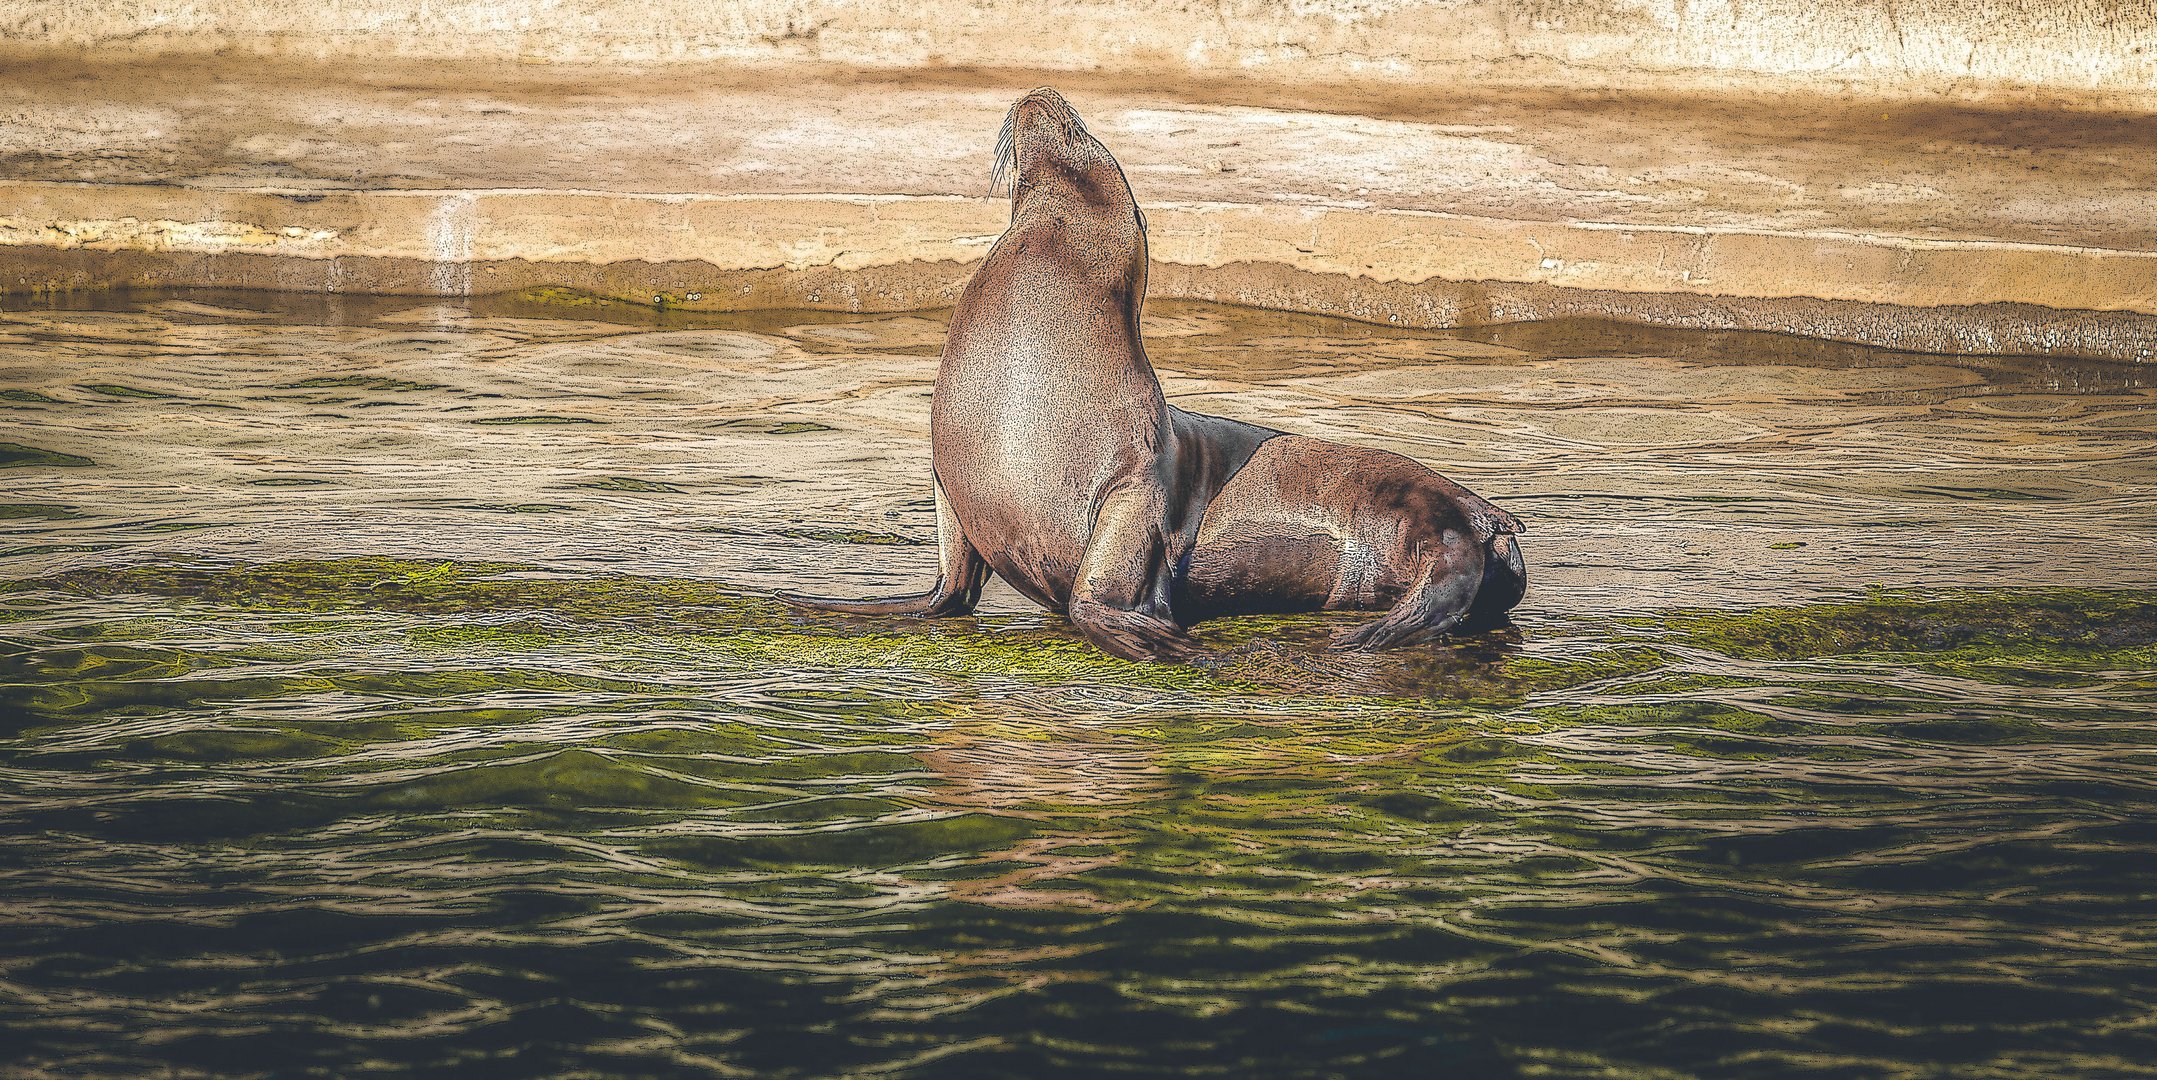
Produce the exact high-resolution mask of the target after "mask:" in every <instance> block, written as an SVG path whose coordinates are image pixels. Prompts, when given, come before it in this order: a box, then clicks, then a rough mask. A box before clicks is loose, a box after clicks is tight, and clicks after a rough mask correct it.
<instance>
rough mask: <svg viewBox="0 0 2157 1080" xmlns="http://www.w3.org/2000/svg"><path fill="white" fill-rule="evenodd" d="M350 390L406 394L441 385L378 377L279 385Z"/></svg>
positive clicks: (282, 385) (331, 378)
mask: <svg viewBox="0 0 2157 1080" xmlns="http://www.w3.org/2000/svg"><path fill="white" fill-rule="evenodd" d="M333 387H334V388H340V389H351V390H383V391H388V392H390V393H397V394H408V393H412V392H413V391H416V390H441V389H443V386H442V384H441V383H423V382H412V381H410V380H406V379H390V378H384V377H382V376H380V375H334V376H331V375H325V376H322V377H320V378H314V379H301V380H300V381H299V382H291V383H279V384H278V389H280V390H320V389H329V388H333Z"/></svg>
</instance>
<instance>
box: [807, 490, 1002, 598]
mask: <svg viewBox="0 0 2157 1080" xmlns="http://www.w3.org/2000/svg"><path fill="white" fill-rule="evenodd" d="M988 580H989V564H988V562H987V561H986V560H984V559H982V557H981V553H980V552H978V551H975V550H974V546H973V545H972V544H969V543H967V542H966V534H965V532H963V531H961V530H960V528H959V518H958V515H957V514H954V513H952V511H951V504H950V503H949V502H948V501H946V500H945V498H944V485H942V484H938V485H936V587H935V588H932V589H930V590H929V591H928V592H925V593H922V594H920V595H919V596H892V597H881V598H877V599H870V600H834V599H830V598H827V597H821V596H802V595H800V594H798V593H789V592H781V593H774V594H772V598H773V599H775V600H778V601H780V602H781V603H786V604H792V605H794V606H795V607H804V608H812V609H815V610H818V611H836V612H839V613H841V614H844V615H922V616H927V617H930V618H936V617H939V616H946V615H971V614H973V612H974V605H975V604H978V603H980V602H981V586H982V585H983V584H984V583H986V582H987V581H988Z"/></svg>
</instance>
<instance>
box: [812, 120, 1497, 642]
mask: <svg viewBox="0 0 2157 1080" xmlns="http://www.w3.org/2000/svg"><path fill="white" fill-rule="evenodd" d="M1006 178H1008V180H1009V182H1010V189H1011V226H1010V228H1009V229H1007V230H1006V231H1005V232H1004V235H1003V237H1002V238H1001V239H999V240H998V241H997V242H996V246H995V247H994V248H992V249H991V250H990V252H989V255H988V257H987V259H986V260H984V261H983V263H982V265H981V268H980V269H979V270H977V271H976V272H975V273H974V276H973V280H972V281H971V282H969V283H968V284H967V287H966V290H965V291H964V292H963V293H962V294H961V295H960V297H959V302H958V306H957V308H956V310H954V311H953V313H952V318H951V330H950V334H949V337H948V338H947V339H946V341H945V344H944V353H943V364H942V367H941V369H940V371H939V372H938V374H937V379H936V394H935V399H934V403H933V405H932V406H931V413H930V422H929V427H930V434H931V440H932V443H933V455H934V465H933V469H934V473H935V481H936V512H937V541H938V551H939V554H938V562H939V566H938V575H937V583H936V586H935V587H934V588H932V589H931V590H930V591H928V592H927V593H924V594H921V595H918V596H909V597H902V598H896V599H890V600H856V601H847V600H822V599H814V598H809V597H799V596H786V597H785V599H787V600H789V601H791V602H794V603H799V604H805V605H810V606H815V607H820V608H825V609H830V610H837V611H845V612H851V613H855V614H915V615H959V614H965V613H967V612H970V611H972V610H973V607H974V605H975V603H976V601H977V600H978V599H979V597H980V593H981V586H982V584H983V583H984V582H985V581H986V580H987V578H988V575H989V574H990V573H991V572H994V573H996V574H997V575H998V576H1000V577H1002V578H1003V579H1004V580H1005V581H1007V582H1009V583H1010V584H1011V586H1012V587H1013V588H1015V589H1017V590H1018V591H1019V592H1020V593H1022V594H1024V595H1025V596H1027V597H1028V598H1030V599H1032V600H1033V601H1035V602H1036V603H1039V604H1041V605H1043V606H1044V607H1048V608H1050V609H1053V610H1058V611H1063V612H1065V613H1066V614H1067V615H1068V616H1069V617H1070V619H1071V621H1072V623H1073V624H1074V625H1076V626H1077V627H1078V629H1079V630H1080V632H1081V633H1083V634H1085V635H1086V637H1087V638H1088V639H1089V640H1091V641H1092V642H1094V643H1095V644H1096V645H1098V646H1100V647H1101V648H1102V649H1104V650H1107V651H1108V652H1111V653H1114V654H1116V655H1118V656H1124V657H1131V658H1135V659H1136V658H1148V659H1160V658H1168V657H1181V656H1187V655H1189V654H1190V653H1191V652H1192V648H1193V647H1192V645H1191V642H1190V638H1189V637H1188V635H1187V634H1186V633H1185V632H1184V627H1186V626H1188V625H1190V624H1192V623H1195V622H1197V621H1199V620H1202V619H1207V618H1213V617H1217V616H1222V615H1236V614H1250V613H1257V612H1290V611H1312V610H1379V609H1387V614H1386V615H1385V616H1384V617H1382V618H1380V619H1378V620H1376V621H1374V622H1370V623H1367V624H1364V625H1362V626H1359V627H1356V628H1353V629H1351V630H1348V631H1345V632H1343V633H1342V634H1341V635H1340V636H1339V637H1338V638H1337V639H1336V642H1337V644H1339V645H1341V646H1343V647H1352V648H1383V647H1387V646H1392V645H1404V644H1411V643H1415V642H1421V641H1428V640H1431V639H1432V638H1435V637H1437V636H1440V635H1442V634H1444V633H1446V632H1447V631H1450V630H1452V629H1454V628H1456V627H1459V626H1462V625H1464V624H1470V625H1472V624H1475V623H1487V622H1495V621H1498V620H1500V619H1502V617H1503V615H1504V613H1505V612H1506V611H1507V610H1509V609H1511V608H1512V606H1513V605H1514V604H1516V603H1518V602H1519V600H1520V597H1521V593H1522V591H1523V590H1524V589H1525V587H1526V576H1525V571H1524V569H1523V567H1522V564H1521V561H1520V554H1519V548H1518V546H1517V545H1516V544H1515V542H1514V540H1513V538H1512V537H1513V534H1515V533H1518V532H1520V531H1522V530H1521V527H1520V524H1519V523H1518V522H1517V521H1515V520H1514V519H1513V518H1512V516H1511V515H1508V514H1506V513H1505V512H1504V511H1501V510H1499V509H1498V508H1496V507H1494V506H1492V505H1490V504H1489V503H1487V502H1485V501H1483V500H1482V499H1480V498H1478V497H1476V496H1475V495H1473V494H1471V493H1470V492H1468V491H1467V490H1466V489H1464V488H1461V487H1460V486H1459V485H1457V484H1454V483H1453V482H1451V481H1449V480H1447V479H1446V478H1444V477H1442V476H1440V475H1438V474H1437V473H1435V472H1433V471H1431V470H1430V469H1428V468H1425V467H1424V466H1422V465H1420V464H1418V463H1416V462H1414V461H1412V460H1410V459H1408V458H1405V457H1402V456H1400V455H1398V454H1391V453H1386V452H1384V451H1380V450H1369V449H1364V448H1361V447H1354V446H1345V445H1341V444H1338V443H1329V442H1323V441H1320V440H1317V439H1309V438H1304V437H1301V436H1297V435H1289V434H1284V433H1282V432H1279V431H1275V430H1273V429H1271V428H1265V427H1260V426H1258V425H1255V424H1246V423H1243V422H1241V421H1236V420H1228V419H1224V418H1222V417H1217V416H1204V415H1201V414H1197V413H1187V412H1184V411H1183V410H1181V409H1178V408H1175V407H1174V406H1171V405H1169V404H1168V403H1167V401H1166V400H1165V399H1164V398H1163V397H1162V394H1161V384H1160V381H1159V379H1157V378H1156V377H1155V375H1154V372H1153V366H1152V364H1151V363H1149V362H1148V360H1147V359H1146V351H1145V345H1144V343H1143V342H1142V341H1141V340H1140V336H1139V312H1140V309H1141V308H1142V306H1143V305H1144V303H1145V296H1146V259H1147V254H1146V229H1145V217H1144V214H1143V213H1142V212H1141V211H1140V210H1139V208H1138V205H1137V203H1136V202H1135V201H1134V200H1133V198H1132V196H1131V189H1130V185H1129V184H1128V183H1127V182H1126V181H1125V179H1124V175H1123V170H1122V168H1121V167H1120V166H1118V165H1117V164H1116V160H1115V158H1114V157H1112V156H1110V154H1109V152H1108V150H1107V149H1106V148H1105V147H1103V146H1102V145H1101V144H1100V142H1099V141H1098V140H1096V139H1095V138H1094V137H1093V136H1092V135H1091V134H1089V133H1088V132H1087V131H1086V128H1085V125H1084V124H1083V123H1081V122H1080V121H1079V118H1078V114H1077V113H1076V112H1075V111H1073V110H1072V108H1071V106H1070V105H1069V104H1068V103H1066V102H1065V101H1064V99H1063V98H1062V97H1061V96H1060V95H1058V94H1057V93H1056V92H1055V91H1054V90H1048V89H1041V90H1035V91H1033V92H1031V93H1029V94H1027V95H1026V96H1024V97H1022V98H1020V99H1019V101H1018V103H1017V104H1015V105H1013V106H1012V107H1011V111H1010V113H1009V114H1008V115H1007V116H1006V117H1005V120H1004V131H1003V134H1002V136H1001V137H1000V138H999V140H998V146H997V171H996V179H997V180H998V181H1000V180H1003V179H1006ZM993 182H994V181H992V183H993Z"/></svg>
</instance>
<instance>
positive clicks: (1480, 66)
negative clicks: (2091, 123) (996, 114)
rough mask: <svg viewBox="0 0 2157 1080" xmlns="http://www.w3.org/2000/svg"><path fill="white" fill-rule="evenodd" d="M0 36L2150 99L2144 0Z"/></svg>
mask: <svg viewBox="0 0 2157 1080" xmlns="http://www.w3.org/2000/svg"><path fill="white" fill-rule="evenodd" d="M0 50H13V51H17V52H23V51H49V50H57V51H61V52H74V53H82V54H91V55H101V56H135V55H140V56H149V55H169V54H177V53H197V54H200V53H226V54H234V53H237V54H250V55H274V56H284V57H295V58H367V59H381V58H387V57H408V58H432V59H459V60H507V59H515V60H527V61H538V62H573V63H633V64H644V63H671V62H693V61H705V62H709V61H730V62H740V63H789V62H805V61H807V62H819V63H836V64H847V65H861V66H874V67H897V68H906V67H952V66H960V67H964V66H977V65H978V66H993V67H1015V68H1031V69H1039V70H1043V71H1096V72H1108V73H1125V74H1134V75H1135V74H1152V75H1155V76H1158V77H1161V78H1169V79H1173V78H1188V77H1193V76H1202V77H1213V76H1224V75H1227V76H1239V77H1256V78H1260V79H1264V80H1268V81H1278V82H1285V83H1297V82H1330V81H1335V80H1339V79H1343V78H1349V77H1354V78H1361V79H1372V80H1381V81H1384V82H1388V83H1393V84H1400V85H1406V86H1421V85H1456V84H1463V83H1473V84H1487V83H1490V82H1493V81H1496V82H1501V83H1516V84H1530V85H1549V84H1563V85H1574V86H1597V87H1612V88H1640V87H1664V88H1670V87H1691V88H1705V89H1714V88H1723V89H1729V88H1760V89H1791V88H1803V89H1814V90H1819V89H1828V90H1835V91H1839V92H1850V91H1856V92H1863V93H1875V94H1885V95H1910V94H1941V93H1946V94H1963V95H1969V94H1988V93H1997V92H2023V93H2027V92H2033V91H2034V92H2042V93H2049V94H2074V95H2078V96H2079V97H2081V98H2082V99H2083V100H2085V101H2086V102H2087V101H2095V102H2101V103H2106V104H2115V105H2117V104H2129V103H2138V104H2148V103H2151V102H2157V3H2151V2H2150V0H1580V2H1564V0H1287V2H1276V0H1091V2H1079V3H1060V4H1054V5H1045V4H1042V3H1038V2H1021V0H986V2H972V0H743V2H733V3H726V2H717V0H636V2H629V0H531V2H515V0H327V2H324V0H13V2H11V3H9V4H6V5H4V6H0Z"/></svg>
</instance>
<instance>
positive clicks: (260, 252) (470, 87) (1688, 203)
mask: <svg viewBox="0 0 2157 1080" xmlns="http://www.w3.org/2000/svg"><path fill="white" fill-rule="evenodd" d="M0 76H5V78H0V117H4V118H6V119H5V121H4V123H0V133H4V135H5V142H4V144H0V148H4V150H5V153H4V155H0V288H5V289H7V290H10V291H35V290H51V289H75V288H123V287H148V286H219V287H249V288H275V289H299V290H315V291H332V290H341V291H350V292H386V293H411V294H431V295H462V294H471V293H490V292H515V291H525V290H531V289H538V288H570V289H576V290H579V291H583V292H590V293H597V294H601V295H606V296H613V297H620V298H623V299H627V300H632V301H636V302H641V303H658V304H663V305H670V306H683V307H704V308H772V307H822V308H838V309H847V310H902V309H908V308H920V307H935V306H940V305H943V304H948V303H949V302H950V301H951V300H952V298H953V297H954V296H955V295H956V293H957V289H958V288H959V287H960V286H961V285H962V284H963V282H964V280H965V278H966V276H967V274H968V273H969V272H970V269H971V264H972V263H973V262H974V261H976V260H978V259H979V258H981V256H982V255H983V254H985V253H986V251H987V248H988V246H989V244H991V243H992V242H993V241H994V239H995V237H996V235H997V234H998V232H999V231H1000V230H1001V228H1002V225H1003V221H1004V217H1005V215H1006V208H1005V206H1004V204H1003V202H1002V201H1001V200H1000V199H996V198H994V197H991V196H990V195H989V194H988V192H987V190H986V188H987V177H988V172H989V167H990V164H991V162H990V151H991V147H992V146H993V143H994V139H995V132H996V129H997V126H998V124H999V122H1000V121H1001V118H1002V114H1003V111H1004V109H1005V107H1006V106H1007V105H1008V104H1009V102H1010V101H1011V100H1012V98H1013V97H1015V96H1016V94H1017V93H1018V92H1020V91H1022V90H1023V89H1025V88H1026V87H1027V86H1028V85H1029V84H1030V82H1031V81H1032V79H1033V78H1034V77H1037V76H1038V73H1009V72H993V71H991V72H981V71H964V72H905V73H887V74H882V75H878V74H865V73H863V72H861V71H859V70H847V69H807V68H804V69H795V70H792V71H790V72H788V73H787V74H786V75H785V77H783V78H780V77H775V76H774V74H773V73H772V72H771V71H768V70H766V71H748V70H740V69H732V70H729V71H726V72H714V71H704V70H692V69H685V68H682V67H669V68H666V69H663V70H645V71H629V70H623V69H620V68H618V67H610V68H604V69H599V68H594V69H577V68H564V67H560V66H530V65H514V64H430V65H407V66H400V65H396V64H370V65H367V66H365V67H364V68H353V67H349V66H344V65H313V64H289V63H274V64H273V63H264V62H256V61H249V62H244V63H236V62H231V61H217V60H195V61H184V62H183V61H168V62H165V63H162V64H159V65H156V66H154V67H141V66H125V67H123V66H117V65H113V66H106V65H99V64H94V63H89V62H78V61H59V60H53V59H49V58H48V59H44V60H40V61H37V62H35V63H22V64H17V65H14V66H13V67H11V68H9V69H8V70H5V71H0ZM1057 82H1058V83H1059V85H1060V86H1061V87H1062V88H1063V89H1064V90H1065V92H1066V93H1067V95H1068V96H1070V97H1071V99H1072V100H1073V102H1074V103H1075V104H1076V105H1077V106H1078V108H1079V109H1080V110H1081V112H1082V113H1083V114H1084V115H1085V116H1086V117H1087V120H1088V123H1089V125H1090V126H1091V127H1092V128H1093V130H1094V131H1095V132H1096V133H1097V134H1099V135H1100V136H1101V137H1102V138H1103V140H1104V141H1105V142H1107V143H1108V145H1109V146H1110V147H1111V148H1112V149H1113V150H1115V151H1116V152H1117V154H1118V156H1119V158H1120V159H1121V160H1122V162H1123V163H1124V165H1125V168H1126V170H1127V172H1128V173H1129V175H1130V178H1131V182H1132V186H1133V188H1134V190H1135V191H1136V193H1137V194H1138V197H1139V199H1140V200H1141V202H1142V203H1143V204H1144V205H1145V207H1146V208H1147V213H1148V218H1149V222H1150V237H1151V241H1152V251H1153V257H1154V261H1155V267H1154V271H1153V281H1152V283H1153V294H1154V295H1156V296H1174V297H1182V298H1190V299H1207V300H1221V301H1228V302H1236V303H1247V304H1255V305H1259V306H1265V307H1275V308H1282V309H1288V310H1299V311H1310V312H1319V313H1328V314H1339V315H1346V316H1350V317H1354V318H1360V319H1368V320H1373V321H1380V322H1394V323H1400V324H1408V325H1419V326H1449V325H1460V324H1464V323H1475V322H1490V321H1512V320H1519V319H1527V318H1548V317H1563V316H1576V315H1580V316H1607V317H1617V318H1625V319H1633V320H1638V321H1645V322H1653V323H1659V324H1664V325H1681V326H1702V327H1723V328H1742V329H1764V330H1780V331H1788V332H1795V333H1803V334H1808V335H1813V336H1822V337H1833V338H1839V339H1844V340H1856V341H1866V342H1872V343H1877V344H1884V345H1892V346H1897V347H1903V348H1912V349H1922V350H1929V351H1955V352H2033V353H2076V354H2085V355H2098V356H2114V357H2121V358H2134V359H2151V358H2157V214H2153V212H2152V210H2151V207H2150V205H2149V197H2148V193H2149V192H2150V191H2152V190H2157V154H2153V153H2151V151H2152V150H2153V149H2157V125H2153V124H2151V123H2148V122H2146V119H2147V118H2144V117H2140V116H2135V115H2113V114H2105V113H2095V112H2073V111H2060V110H2054V111H2050V112H2043V113H2036V112H2032V111H2030V110H2029V109H2027V108H2025V107H2021V106H2016V107H2005V106H2002V107H1987V106H1983V105H1973V104H1947V103H1940V102H1933V103H1923V102H1901V103H1888V104H1883V103H1880V102H1877V101H1855V100H1847V99H1831V98H1824V97H1792V96H1788V95H1782V96H1775V97H1763V98H1717V99H1712V100H1705V101H1701V100H1693V99H1689V98H1680V97H1671V96H1656V95H1650V94H1644V93H1639V92H1629V93H1626V94H1623V95H1620V94H1616V93H1575V92H1560V91H1551V90H1528V89H1512V90H1505V91H1487V92H1477V93H1468V92H1461V91H1448V92H1444V93H1422V92H1418V93H1400V94H1393V95H1381V94H1373V93H1368V92H1357V91H1355V90H1351V89H1344V88H1336V89H1333V90H1319V89H1311V88H1302V89H1295V88H1286V87H1281V86H1274V85H1267V84H1261V83H1253V82H1216V83H1207V84H1188V85H1183V86H1179V87H1177V88H1175V89H1174V91H1173V92H1168V91H1163V90H1159V89H1153V88H1148V87H1142V86H1135V85H1130V84H1128V83H1127V82H1126V81H1125V80H1121V79H1119V78H1115V77H1110V76H1088V75H1070V76H1064V77H1059V78H1058V80H1057ZM1364 89H1365V90H1367V88H1364Z"/></svg>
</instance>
